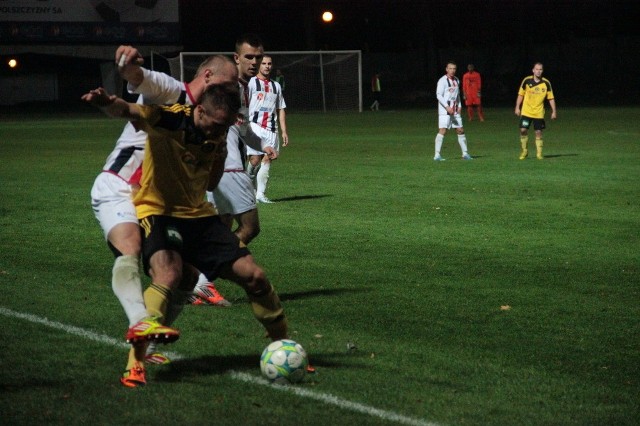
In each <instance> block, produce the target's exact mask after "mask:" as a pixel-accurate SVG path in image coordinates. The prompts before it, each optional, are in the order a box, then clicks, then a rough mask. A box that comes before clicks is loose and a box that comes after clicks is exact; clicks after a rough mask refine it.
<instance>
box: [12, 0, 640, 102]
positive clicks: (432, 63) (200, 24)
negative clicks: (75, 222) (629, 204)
mask: <svg viewBox="0 0 640 426" xmlns="http://www.w3.org/2000/svg"><path fill="white" fill-rule="evenodd" d="M179 4H180V19H181V25H180V26H181V35H180V41H181V43H180V44H181V47H182V49H183V50H185V51H232V50H233V48H234V43H235V40H236V38H237V37H238V36H239V35H240V34H242V33H245V32H254V33H257V34H259V35H260V36H261V38H262V39H263V41H264V46H265V49H266V50H267V51H301V50H361V51H362V59H363V68H362V70H363V93H364V104H365V105H367V104H368V102H369V97H370V87H369V78H370V76H371V74H372V73H374V72H376V71H380V72H382V79H381V80H382V87H383V107H386V108H388V107H394V108H402V107H429V108H431V107H434V106H435V99H434V97H433V91H434V90H435V84H436V81H437V79H438V78H439V77H440V76H441V75H442V74H443V73H444V66H445V62H446V61H447V60H449V59H452V60H454V61H456V62H457V63H458V76H459V77H461V76H462V73H463V72H464V71H465V70H466V65H467V64H468V63H474V64H475V65H476V69H477V70H478V71H480V73H481V74H482V76H483V86H484V87H483V99H484V100H483V102H484V103H485V105H486V106H492V105H494V106H498V105H511V104H513V102H514V100H515V96H516V90H517V86H518V84H519V83H520V81H521V79H522V78H523V77H524V76H525V75H527V74H529V73H530V72H531V68H532V65H533V63H534V62H536V61H541V62H543V63H544V65H545V77H547V78H549V79H550V80H551V82H552V84H553V88H554V92H555V94H556V98H557V102H558V104H559V105H620V104H637V103H638V99H640V85H638V84H635V80H637V78H636V70H637V69H638V68H639V67H640V53H639V52H640V24H639V22H638V17H639V14H638V13H637V12H636V10H635V9H637V8H638V5H639V4H640V3H638V2H636V1H627V0H622V1H615V0H611V1H602V0H598V1H596V0H585V1H573V0H571V1H570V0H558V1H533V0H521V1H518V0H511V1H506V0H499V1H491V0H484V1H480V0H477V1H476V0H448V1H430V0H424V1H417V0H404V1H403V0H393V1H392V0H369V1H364V0H350V1H347V0H333V1H328V0H327V1H320V0H305V1H299V0H269V1H259V0H210V1H206V0H201V1H196V0H180V1H179ZM324 10H329V11H331V12H332V13H333V14H334V21H333V22H331V23H329V24H327V23H323V22H322V20H321V14H322V12H323V11H324ZM130 43H131V44H134V45H135V44H136V40H131V41H130ZM115 47H116V46H113V49H114V50H115ZM152 47H153V46H151V47H150V48H149V49H151V48H152ZM148 53H150V50H148V51H147V52H145V54H148ZM174 53H177V51H176V52H174ZM168 55H170V53H169V54H168ZM7 58H8V57H7V56H6V55H4V54H3V52H2V46H1V45H0V59H1V60H2V65H3V67H2V70H1V71H0V78H1V77H3V76H7V75H16V74H18V73H22V74H29V73H32V72H36V70H37V72H53V73H56V74H57V75H58V81H59V86H60V89H59V91H60V102H66V101H73V100H77V98H78V97H79V94H81V93H84V91H86V89H87V88H90V87H95V86H96V85H100V84H101V78H102V75H101V65H103V64H104V63H105V61H108V60H107V59H106V58H101V59H96V58H78V57H75V58H72V60H69V59H68V58H61V57H60V56H59V55H57V54H56V50H55V46H51V53H50V54H46V55H44V54H41V53H38V54H30V53H28V52H27V53H23V54H22V55H21V57H20V60H21V61H20V63H21V67H20V69H17V70H8V68H7V67H6V59H7Z"/></svg>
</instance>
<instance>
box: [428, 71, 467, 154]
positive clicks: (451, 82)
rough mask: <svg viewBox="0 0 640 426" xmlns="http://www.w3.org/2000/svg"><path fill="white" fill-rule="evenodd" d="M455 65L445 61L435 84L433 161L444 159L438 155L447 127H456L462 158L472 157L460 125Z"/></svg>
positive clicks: (458, 83) (458, 82) (458, 91)
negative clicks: (436, 102)
mask: <svg viewBox="0 0 640 426" xmlns="http://www.w3.org/2000/svg"><path fill="white" fill-rule="evenodd" d="M457 68H458V67H457V65H456V63H455V62H453V61H449V62H447V66H446V68H445V70H446V74H445V75H443V76H442V77H441V78H440V80H438V84H437V86H436V97H437V99H438V127H439V131H438V134H437V135H436V141H435V156H434V157H433V159H434V160H435V161H444V158H442V156H441V155H440V150H441V149H442V143H443V142H444V135H445V134H446V133H447V130H448V129H451V128H453V129H456V133H457V134H458V144H459V145H460V149H461V150H462V159H463V160H471V159H472V157H471V155H469V152H468V151H467V137H466V136H465V134H464V127H463V126H462V115H460V110H461V109H462V102H461V101H460V80H459V79H458V77H456V70H457Z"/></svg>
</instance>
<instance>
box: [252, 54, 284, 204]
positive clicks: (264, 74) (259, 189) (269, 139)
mask: <svg viewBox="0 0 640 426" xmlns="http://www.w3.org/2000/svg"><path fill="white" fill-rule="evenodd" d="M272 66H273V61H272V59H271V56H269V55H264V56H263V57H262V62H261V63H260V70H259V71H258V74H257V75H256V76H255V77H253V78H252V79H251V80H249V85H248V88H249V121H250V122H251V128H252V129H253V132H254V133H255V134H257V135H259V136H260V138H261V139H262V140H263V143H264V142H265V141H266V143H267V144H268V145H269V146H271V147H272V148H273V149H274V150H275V151H276V152H278V153H279V152H280V138H279V136H278V129H280V131H281V133H282V146H287V145H288V144H289V135H288V134H287V121H286V113H285V109H286V108H287V105H286V103H285V102H284V97H283V96H282V87H281V86H280V84H279V83H278V82H277V81H273V80H270V79H269V77H270V76H271V67H272ZM247 156H248V157H249V163H248V164H247V171H248V172H249V176H250V177H251V178H252V180H253V179H254V178H255V180H256V201H258V202H259V203H273V201H271V200H270V199H269V198H267V197H266V195H265V192H266V190H267V183H268V182H269V170H270V169H271V159H270V158H269V156H268V155H265V154H264V152H262V151H256V150H255V149H252V148H251V147H247Z"/></svg>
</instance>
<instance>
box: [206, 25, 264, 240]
mask: <svg viewBox="0 0 640 426" xmlns="http://www.w3.org/2000/svg"><path fill="white" fill-rule="evenodd" d="M263 54H264V48H263V47H262V41H261V40H260V38H259V37H258V36H257V35H255V34H245V35H243V36H241V37H240V38H238V40H237V41H236V47H235V53H234V55H233V56H234V59H235V62H236V65H237V66H238V80H239V87H240V96H241V101H242V106H241V107H240V114H239V116H240V119H239V122H238V123H237V125H236V126H232V127H231V128H230V129H229V133H228V134H227V159H226V161H225V165H224V174H223V175H222V179H221V180H220V183H219V184H218V187H217V188H216V189H215V190H214V191H213V193H208V194H207V196H208V197H209V200H210V201H212V202H213V203H214V204H215V206H216V208H217V209H218V214H219V215H220V218H221V219H222V221H223V222H224V223H226V224H227V225H228V226H229V227H232V226H233V222H234V220H235V222H236V223H237V228H236V229H235V231H234V232H235V234H236V235H237V236H238V238H239V239H240V241H242V242H244V243H245V244H249V242H250V241H251V240H253V239H254V238H255V237H256V236H257V235H258V233H260V219H259V218H258V209H257V206H256V197H255V192H254V189H253V184H252V183H251V178H250V177H249V175H248V174H247V172H246V171H245V168H244V167H245V161H246V156H247V152H246V146H245V144H248V145H250V146H251V145H253V148H254V149H257V150H262V151H268V152H269V156H270V157H271V159H275V158H276V157H277V153H276V152H275V151H274V150H273V149H272V148H270V147H268V145H266V144H264V141H261V140H260V139H259V138H258V141H257V144H256V143H255V142H256V141H253V140H252V139H253V137H255V136H256V135H255V134H254V133H253V132H252V130H251V126H249V122H248V119H247V117H248V115H249V92H248V89H247V82H248V81H249V80H250V79H251V77H253V76H255V75H256V74H257V72H258V68H259V65H260V62H261V61H262V55H263Z"/></svg>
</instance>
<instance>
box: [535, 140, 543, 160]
mask: <svg viewBox="0 0 640 426" xmlns="http://www.w3.org/2000/svg"><path fill="white" fill-rule="evenodd" d="M543 145H544V144H543V143H542V139H536V151H537V152H536V157H537V158H538V160H542V159H543V158H544V156H543V155H542V146H543Z"/></svg>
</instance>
